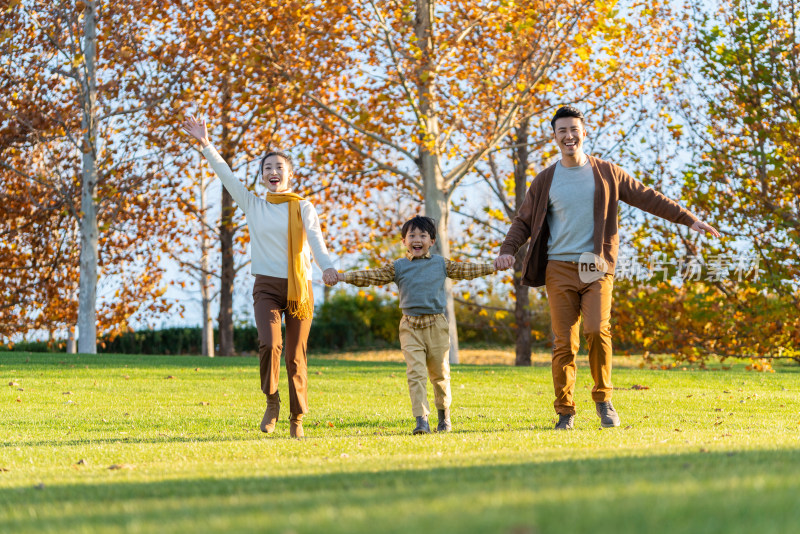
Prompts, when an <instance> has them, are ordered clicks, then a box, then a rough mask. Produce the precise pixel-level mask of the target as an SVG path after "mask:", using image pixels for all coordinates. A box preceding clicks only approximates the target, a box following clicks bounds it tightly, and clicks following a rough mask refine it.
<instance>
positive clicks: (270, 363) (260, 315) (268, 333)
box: [253, 274, 313, 414]
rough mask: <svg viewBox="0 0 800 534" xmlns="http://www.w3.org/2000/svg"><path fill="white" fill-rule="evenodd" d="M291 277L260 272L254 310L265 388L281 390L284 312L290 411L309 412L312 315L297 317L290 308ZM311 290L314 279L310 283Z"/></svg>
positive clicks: (256, 284) (295, 412) (267, 390)
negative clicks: (288, 300) (309, 317)
mask: <svg viewBox="0 0 800 534" xmlns="http://www.w3.org/2000/svg"><path fill="white" fill-rule="evenodd" d="M288 289H289V281H288V280H287V279H286V278H275V277H273V276H264V275H260V274H257V275H256V281H255V284H254V285H253V311H254V314H255V317H256V328H257V329H258V342H259V348H258V358H259V361H260V371H261V391H263V392H264V393H265V394H266V395H273V394H275V393H277V392H278V378H279V372H280V364H281V350H282V349H283V341H282V339H281V314H283V315H284V321H285V322H286V351H285V355H284V359H285V360H286V373H287V374H288V375H289V411H290V412H291V413H292V414H302V413H308V367H307V356H306V349H307V346H308V332H309V331H310V330H311V319H302V320H301V319H297V318H295V317H292V316H291V315H290V314H289V313H288V312H286V313H284V312H285V310H286V306H287V293H288ZM308 292H309V294H310V295H311V298H312V299H313V294H312V293H311V282H309V283H308Z"/></svg>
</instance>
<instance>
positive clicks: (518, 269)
mask: <svg viewBox="0 0 800 534" xmlns="http://www.w3.org/2000/svg"><path fill="white" fill-rule="evenodd" d="M529 126H530V124H529V122H528V120H527V119H525V120H524V121H522V122H520V124H519V126H518V127H517V132H516V136H515V139H514V149H513V151H512V154H513V158H514V195H515V199H514V215H516V214H517V213H519V210H520V208H521V207H522V203H523V202H524V201H525V194H526V193H527V191H528V180H527V178H528V128H529ZM527 250H528V244H527V243H526V244H524V245H523V246H522V247H520V249H519V251H517V256H516V259H515V261H514V295H515V296H516V302H515V304H514V320H515V322H516V323H517V340H516V345H517V346H516V349H517V350H516V352H517V357H516V359H515V360H514V365H530V364H531V311H530V307H529V303H530V292H529V291H530V290H529V289H528V286H524V285H522V266H523V262H524V260H525V253H526V252H527Z"/></svg>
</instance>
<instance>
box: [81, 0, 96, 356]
mask: <svg viewBox="0 0 800 534" xmlns="http://www.w3.org/2000/svg"><path fill="white" fill-rule="evenodd" d="M84 6H85V7H84V10H83V16H84V35H83V48H84V49H83V53H84V57H85V63H86V70H85V77H84V78H83V80H82V82H83V84H82V85H83V87H82V89H81V96H82V98H81V104H82V110H81V112H82V113H81V114H82V117H81V128H82V129H83V158H82V174H83V176H82V178H83V179H82V181H81V219H80V223H79V226H80V233H81V252H80V286H79V287H80V289H79V292H80V293H79V296H78V352H81V353H84V354H96V353H97V310H96V305H97V205H96V204H95V198H96V197H97V151H96V142H97V122H96V121H97V117H96V112H97V109H96V99H97V79H96V78H97V72H96V65H95V61H96V58H97V11H96V8H95V2H94V1H93V0H87V1H86V3H85V4H84Z"/></svg>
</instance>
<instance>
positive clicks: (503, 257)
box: [494, 254, 514, 271]
mask: <svg viewBox="0 0 800 534" xmlns="http://www.w3.org/2000/svg"><path fill="white" fill-rule="evenodd" d="M513 265H514V256H512V255H511V254H500V255H499V256H497V259H495V260H494V268H495V270H497V271H503V270H505V269H508V268H510V267H512V266H513Z"/></svg>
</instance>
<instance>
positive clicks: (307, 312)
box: [267, 193, 314, 319]
mask: <svg viewBox="0 0 800 534" xmlns="http://www.w3.org/2000/svg"><path fill="white" fill-rule="evenodd" d="M301 200H305V199H304V198H303V197H301V196H300V195H298V194H295V193H280V194H278V193H267V202H269V203H270V204H283V203H284V202H288V203H289V294H288V298H287V301H288V305H287V307H286V310H287V311H288V312H289V313H290V314H291V315H292V317H296V318H298V319H311V317H312V316H313V315H314V303H313V302H312V300H311V296H310V295H309V294H308V279H307V276H306V262H305V261H304V258H303V244H304V243H305V241H306V229H305V226H303V216H302V214H301V213H300V201H301Z"/></svg>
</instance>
